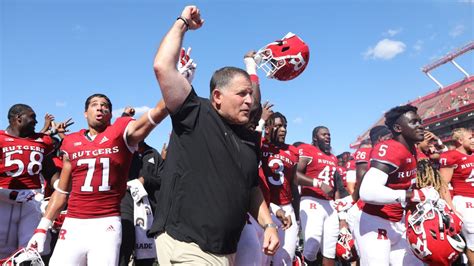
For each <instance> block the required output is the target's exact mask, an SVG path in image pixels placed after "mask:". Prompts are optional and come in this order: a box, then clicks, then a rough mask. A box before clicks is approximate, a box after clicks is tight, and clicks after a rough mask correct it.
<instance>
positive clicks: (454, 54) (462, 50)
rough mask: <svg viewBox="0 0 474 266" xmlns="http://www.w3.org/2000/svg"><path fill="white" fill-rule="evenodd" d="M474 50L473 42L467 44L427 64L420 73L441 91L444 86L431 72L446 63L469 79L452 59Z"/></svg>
mask: <svg viewBox="0 0 474 266" xmlns="http://www.w3.org/2000/svg"><path fill="white" fill-rule="evenodd" d="M473 49H474V41H472V42H470V43H468V44H467V45H465V46H463V47H461V48H459V49H456V50H454V51H452V52H450V53H448V54H446V55H445V56H443V57H442V58H440V59H438V60H436V61H434V62H433V63H431V64H428V65H426V66H424V67H423V68H422V69H421V71H423V72H424V73H425V74H426V75H427V76H428V77H429V78H430V79H431V80H433V81H434V82H435V83H436V84H437V85H438V86H439V88H440V89H442V88H443V87H444V86H443V84H441V83H440V82H439V81H438V80H436V79H435V78H434V77H433V76H432V75H431V73H430V71H431V70H433V69H435V68H437V67H439V66H441V65H444V64H446V63H447V62H451V63H452V64H453V65H454V66H455V67H456V68H457V69H458V70H459V71H461V72H462V73H463V74H464V76H466V78H469V77H470V75H469V73H467V72H466V70H464V69H463V68H462V67H461V66H460V65H459V64H458V63H456V61H454V58H456V57H458V56H460V55H462V54H465V53H467V52H469V51H471V50H473Z"/></svg>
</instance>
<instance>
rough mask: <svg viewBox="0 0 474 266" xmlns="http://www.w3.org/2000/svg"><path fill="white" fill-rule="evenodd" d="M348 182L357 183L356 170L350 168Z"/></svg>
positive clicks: (347, 176) (347, 174)
mask: <svg viewBox="0 0 474 266" xmlns="http://www.w3.org/2000/svg"><path fill="white" fill-rule="evenodd" d="M346 182H347V183H355V182H356V171H355V170H349V171H347V173H346Z"/></svg>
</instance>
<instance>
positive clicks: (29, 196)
mask: <svg viewBox="0 0 474 266" xmlns="http://www.w3.org/2000/svg"><path fill="white" fill-rule="evenodd" d="M36 194H37V193H36V192H35V191H34V190H20V191H18V195H16V199H15V201H16V202H18V203H24V202H28V201H32V200H35V196H36Z"/></svg>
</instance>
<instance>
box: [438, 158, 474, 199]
mask: <svg viewBox="0 0 474 266" xmlns="http://www.w3.org/2000/svg"><path fill="white" fill-rule="evenodd" d="M439 163H440V167H441V168H447V167H450V168H454V171H453V177H452V178H451V185H452V186H453V195H454V196H456V195H460V196H464V197H471V198H473V197H474V155H468V154H464V153H461V152H459V151H458V150H451V151H447V152H444V153H441V158H440V159H439Z"/></svg>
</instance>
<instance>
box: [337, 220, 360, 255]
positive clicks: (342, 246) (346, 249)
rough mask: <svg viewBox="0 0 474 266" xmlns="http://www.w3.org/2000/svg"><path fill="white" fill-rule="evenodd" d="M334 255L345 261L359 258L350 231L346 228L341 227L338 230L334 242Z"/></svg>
mask: <svg viewBox="0 0 474 266" xmlns="http://www.w3.org/2000/svg"><path fill="white" fill-rule="evenodd" d="M336 256H337V257H338V258H340V259H342V260H344V261H346V262H353V261H356V260H357V259H358V258H359V256H358V255H357V251H356V248H355V243H354V239H353V237H352V233H351V232H350V231H349V230H348V229H347V228H343V229H341V232H339V236H338V239H337V243H336Z"/></svg>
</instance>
